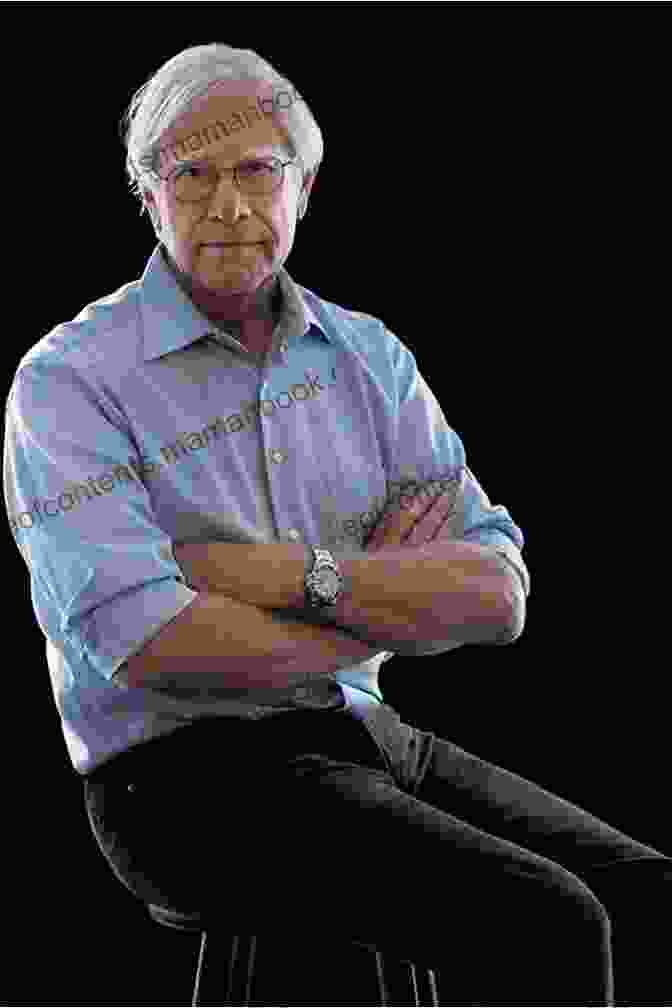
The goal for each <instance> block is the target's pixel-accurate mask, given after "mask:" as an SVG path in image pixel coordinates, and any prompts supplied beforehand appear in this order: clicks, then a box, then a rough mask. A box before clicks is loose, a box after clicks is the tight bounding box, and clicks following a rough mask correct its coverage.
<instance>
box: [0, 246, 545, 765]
mask: <svg viewBox="0 0 672 1008" xmlns="http://www.w3.org/2000/svg"><path fill="white" fill-rule="evenodd" d="M278 279H279V286H280V291H281V295H282V298H281V309H280V315H279V321H278V322H277V325H276V326H275V330H274V332H273V337H272V341H271V345H270V347H269V349H268V350H267V351H266V352H265V353H251V352H249V351H248V350H247V349H246V348H245V347H244V346H243V345H242V344H241V343H240V342H239V341H238V340H237V339H235V338H234V336H233V335H231V334H230V333H227V332H226V331H224V330H222V329H221V328H218V327H216V326H215V325H213V324H212V323H211V322H210V321H209V320H208V319H207V317H206V316H205V315H203V314H202V313H201V312H200V311H199V309H198V308H197V307H196V306H195V304H194V303H193V302H192V301H191V300H190V298H189V297H188V296H187V294H186V293H185V292H184V291H183V290H182V289H181V287H180V286H179V285H178V283H177V282H176V279H175V275H174V273H173V271H172V269H171V268H170V266H169V264H168V263H167V261H166V259H165V258H164V250H163V247H162V246H161V245H160V244H159V245H157V246H156V248H155V250H154V252H153V253H152V255H151V256H150V258H149V260H148V262H147V265H146V268H145V271H144V273H143V275H142V277H141V278H140V279H139V280H134V281H132V282H130V283H127V284H125V285H124V286H122V287H121V288H119V289H118V290H117V291H115V292H114V293H113V294H110V295H108V296H106V297H102V298H100V299H99V300H98V301H95V302H93V303H91V304H89V305H87V306H86V307H85V308H83V309H82V311H81V312H80V313H79V314H78V315H77V316H76V317H75V318H74V319H72V320H71V321H68V322H63V323H61V324H59V325H57V326H55V328H54V329H53V330H52V331H51V332H49V333H48V334H47V335H46V336H44V337H43V338H41V339H40V340H39V341H38V342H37V343H36V344H34V345H33V346H32V347H31V348H30V349H29V350H28V351H27V352H26V354H25V355H24V356H23V357H22V358H21V360H20V362H19V365H18V367H17V370H16V372H15V375H14V378H13V381H12V384H11V387H10V391H9V394H8V397H7V402H6V422H5V443H4V493H5V503H6V507H7V511H8V516H9V522H10V527H11V530H12V534H13V536H14V539H15V542H16V544H17V546H18V548H19V550H20V552H21V555H22V556H23V559H24V560H25V563H26V565H27V568H28V573H29V578H30V590H31V598H32V603H33V608H34V612H35V616H36V619H37V622H38V624H39V626H40V629H41V630H42V632H43V634H44V636H45V639H46V642H45V647H46V658H47V663H48V667H49V673H50V677H51V685H52V689H53V694H54V699H55V703H56V706H57V709H58V712H59V714H60V717H61V723H62V727H63V734H64V739H65V743H66V746H67V750H68V753H69V756H70V759H71V761H72V764H73V767H74V768H75V770H76V771H77V772H78V773H80V774H82V775H85V774H87V773H90V772H91V771H92V770H93V769H95V768H96V767H97V766H99V765H101V764H103V763H105V762H107V761H108V760H110V759H112V758H113V757H114V756H115V755H116V754H117V753H120V752H122V751H124V750H126V749H128V748H130V747H132V746H135V745H138V744H141V743H142V742H144V741H146V740H148V739H150V738H153V737H156V736H159V735H164V734H168V733H170V732H173V731H176V730H177V729H179V728H180V727H182V726H184V725H187V724H189V723H190V722H192V721H193V720H194V719H197V718H200V717H205V716H219V717H221V716H231V717H238V718H250V719H258V718H263V717H270V716H273V715H277V714H278V713H280V712H284V711H289V710H293V709H298V708H302V707H303V708H305V707H312V708H316V709H319V708H326V707H338V708H339V709H342V708H343V706H344V705H345V706H351V707H352V709H353V712H354V713H355V714H356V715H357V716H361V710H362V709H363V705H364V704H366V703H374V704H377V703H380V702H383V695H382V692H381V690H380V686H379V682H378V671H379V668H380V666H381V664H382V662H383V661H384V660H385V659H386V658H389V657H391V655H392V653H391V652H389V651H384V650H381V652H380V653H379V654H376V655H375V656H374V657H372V658H370V659H369V660H367V661H364V662H361V663H359V664H356V665H350V666H347V667H343V668H341V669H338V670H337V671H336V672H335V673H334V672H325V674H324V676H323V677H322V676H320V675H319V674H318V675H317V676H316V677H315V678H312V677H311V680H310V681H309V682H306V683H301V684H297V685H295V686H293V687H290V688H287V689H277V690H273V689H250V690H247V691H245V690H243V691H241V690H240V689H237V690H232V691H231V695H230V698H229V696H228V693H227V692H226V690H225V696H224V697H222V691H221V690H218V692H217V696H216V698H214V697H210V698H209V697H208V696H207V695H201V697H199V698H198V700H192V699H189V700H187V699H181V698H178V697H171V696H170V695H169V694H168V693H166V692H164V691H159V690H156V689H148V688H142V687H129V686H128V685H127V684H125V683H124V681H123V677H122V676H120V675H118V674H117V673H119V671H120V669H121V668H122V666H123V665H124V662H125V661H126V660H127V659H128V658H129V657H130V656H132V655H134V654H136V653H137V652H139V651H140V650H141V648H142V647H143V645H144V644H146V643H147V642H148V641H149V640H151V639H152V638H153V637H155V636H156V635H157V634H158V633H159V632H160V631H161V629H162V628H163V627H164V626H165V625H166V624H167V623H169V622H170V621H171V620H173V619H174V618H175V617H176V616H177V615H178V614H179V613H180V612H181V611H182V610H183V609H184V608H185V607H186V606H188V605H189V604H190V603H191V602H192V601H193V600H194V599H195V598H196V596H197V592H196V591H194V590H193V589H192V588H190V587H188V585H187V582H186V579H185V576H184V574H183V572H182V571H181V569H180V567H179V566H178V564H177V563H176V561H175V557H174V554H173V546H174V545H176V544H179V543H189V542H191V543H193V542H207V541H219V542H224V543H226V542H229V543H230V542H237V543H277V542H288V543H289V542H292V543H302V544H304V545H306V546H321V547H323V548H325V549H330V548H332V549H333V550H334V555H337V554H338V552H339V551H348V550H354V551H358V552H362V551H364V550H365V542H366V538H367V535H368V534H369V532H370V529H371V527H372V526H373V525H374V524H375V523H376V521H377V520H378V519H379V517H380V515H381V513H382V511H383V510H384V508H385V507H386V505H387V506H391V504H392V503H393V502H394V501H395V500H397V499H398V497H399V494H400V493H401V492H402V491H403V492H408V493H413V492H414V491H415V490H418V489H421V488H424V489H429V490H430V492H433V490H434V489H436V488H443V489H447V490H448V492H449V493H451V494H452V498H453V500H452V504H453V507H452V511H451V513H450V515H449V517H448V519H447V525H446V526H445V528H449V530H450V534H451V535H454V536H455V537H456V538H460V539H463V540H465V541H467V542H474V543H479V544H481V545H483V546H491V547H493V548H495V549H497V551H498V552H501V553H502V555H503V556H504V557H505V558H506V559H507V560H508V562H509V563H510V564H511V565H512V567H514V568H515V570H516V571H517V576H518V577H519V578H520V581H521V586H522V589H523V590H524V593H525V595H526V596H527V595H528V594H529V574H528V572H527V569H526V567H525V564H524V562H523V559H522V555H521V549H522V547H523V545H524V540H523V535H522V532H521V530H520V529H519V528H518V527H517V526H516V525H515V524H514V522H513V520H512V518H511V516H510V515H509V513H508V511H507V510H506V509H505V508H504V507H502V506H492V505H491V504H490V501H489V500H488V497H487V495H486V494H485V491H484V490H483V488H482V487H481V485H480V484H479V482H478V480H477V479H476V477H475V476H474V474H473V473H472V472H471V471H470V470H469V469H468V468H467V466H466V459H465V451H464V447H463V444H462V441H461V440H460V438H459V436H458V435H457V433H456V432H455V431H454V430H452V429H451V428H450V427H449V425H448V423H447V422H446V419H445V417H444V415H443V412H442V410H441V408H440V406H439V404H438V402H437V400H436V398H435V396H434V395H433V393H432V391H431V390H430V388H429V386H428V385H427V382H426V381H425V380H424V378H423V377H422V375H421V373H420V371H419V370H418V367H417V364H416V360H415V357H414V355H413V353H412V352H411V351H410V350H409V349H408V347H406V346H405V345H404V343H403V342H402V341H401V340H400V339H399V338H398V337H397V336H396V335H394V334H393V333H392V332H391V331H390V330H389V329H388V328H387V327H386V326H385V325H384V324H383V322H381V321H380V320H378V319H377V318H375V317H373V316H372V315H368V314H366V313H362V312H356V311H351V310H348V309H345V308H342V307H340V306H339V305H337V304H333V303H330V302H328V301H325V300H324V299H323V298H321V297H319V296H318V295H317V294H315V293H313V292H312V291H310V290H308V289H307V288H304V287H301V286H299V285H298V284H296V283H294V281H293V280H292V279H291V277H290V276H289V274H288V273H287V271H286V270H285V269H284V267H282V268H281V269H280V271H279V274H278ZM458 646H459V642H456V641H434V642H419V643H418V652H417V653H418V654H435V653H440V652H443V651H448V650H450V649H451V648H453V647H458ZM185 676H188V669H185ZM224 676H225V670H224V669H223V680H224ZM222 686H223V687H225V682H224V681H223V683H222ZM201 701H202V702H201Z"/></svg>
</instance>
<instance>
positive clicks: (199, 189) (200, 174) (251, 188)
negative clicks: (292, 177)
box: [163, 157, 296, 203]
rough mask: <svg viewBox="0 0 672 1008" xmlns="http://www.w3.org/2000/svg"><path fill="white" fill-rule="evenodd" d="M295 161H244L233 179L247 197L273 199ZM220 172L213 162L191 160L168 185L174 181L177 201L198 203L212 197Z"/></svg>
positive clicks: (179, 167) (173, 174)
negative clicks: (288, 168) (271, 196)
mask: <svg viewBox="0 0 672 1008" xmlns="http://www.w3.org/2000/svg"><path fill="white" fill-rule="evenodd" d="M295 160H296V159H295V158H291V159H290V160H289V161H281V160H280V158H276V157H271V158H264V159H263V160H259V159H254V160H251V161H241V162H240V163H239V164H237V165H236V166H235V168H233V169H231V168H229V169H228V170H229V171H233V179H234V182H235V184H236V185H237V186H238V188H239V189H240V191H241V192H243V193H245V194H246V195H247V196H270V195H271V193H274V192H275V191H276V190H277V189H279V188H280V186H281V185H282V183H283V182H284V180H285V168H286V167H287V165H288V164H293V163H294V161H295ZM219 175H220V172H219V170H218V169H217V167H216V166H215V165H214V164H212V162H210V161H187V162H186V163H185V164H182V165H179V166H178V167H177V168H176V169H174V171H172V172H171V173H170V175H168V176H167V177H166V178H164V179H163V181H164V182H172V183H173V185H174V187H175V198H176V199H178V200H180V202H182V203H196V202H198V201H199V200H203V199H208V197H210V196H212V194H213V193H214V191H215V189H216V188H217V183H218V180H219Z"/></svg>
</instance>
